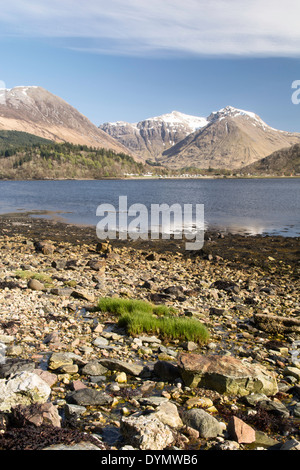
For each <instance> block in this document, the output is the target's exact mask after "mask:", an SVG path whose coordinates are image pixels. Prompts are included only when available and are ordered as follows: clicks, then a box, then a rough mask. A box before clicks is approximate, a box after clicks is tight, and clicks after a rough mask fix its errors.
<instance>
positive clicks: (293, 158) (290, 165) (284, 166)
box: [241, 144, 300, 176]
mask: <svg viewBox="0 0 300 470" xmlns="http://www.w3.org/2000/svg"><path fill="white" fill-rule="evenodd" d="M241 173H243V174H249V175H257V176H259V175H280V176H295V175H300V144H296V145H293V146H292V147H288V148H284V149H282V150H278V151H277V152H273V153H272V154H271V155H269V156H268V157H265V158H263V159H261V160H259V161H258V162H255V163H252V164H251V165H248V166H246V167H244V168H242V170H241Z"/></svg>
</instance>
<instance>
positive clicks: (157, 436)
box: [120, 413, 175, 450]
mask: <svg viewBox="0 0 300 470" xmlns="http://www.w3.org/2000/svg"><path fill="white" fill-rule="evenodd" d="M120 430H121V433H122V435H123V437H124V440H125V442H127V443H129V444H131V445H132V446H134V447H136V448H138V449H140V450H163V449H165V448H166V447H168V446H169V445H171V444H173V443H174V441H175V435H174V434H173V432H172V431H171V429H170V428H169V427H168V426H167V425H165V424H164V423H162V422H161V421H160V420H159V419H158V418H157V417H155V416H152V415H151V414H150V415H143V414H141V413H134V414H133V415H131V416H129V417H127V418H126V417H123V418H122V420H121V427H120Z"/></svg>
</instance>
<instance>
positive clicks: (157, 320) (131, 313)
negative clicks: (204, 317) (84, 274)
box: [98, 297, 209, 343]
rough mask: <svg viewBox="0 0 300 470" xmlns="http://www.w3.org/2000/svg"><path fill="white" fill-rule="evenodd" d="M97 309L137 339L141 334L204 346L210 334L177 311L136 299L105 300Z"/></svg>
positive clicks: (100, 302) (198, 323) (106, 298)
mask: <svg viewBox="0 0 300 470" xmlns="http://www.w3.org/2000/svg"><path fill="white" fill-rule="evenodd" d="M98 309H99V310H100V311H102V312H109V313H111V314H113V315H116V316H117V317H118V325H119V326H121V327H124V328H126V329H127V331H128V333H129V334H130V335H132V336H136V335H139V334H142V333H148V334H157V335H159V336H161V337H163V338H166V339H179V340H187V341H194V342H197V343H205V342H206V341H207V340H208V338H209V333H208V331H207V329H206V328H205V326H204V325H203V324H202V323H200V322H199V321H198V320H196V319H195V318H190V317H189V318H187V317H182V316H180V315H179V313H178V312H177V311H176V309H174V308H170V307H167V306H166V305H153V304H151V303H150V302H146V301H143V300H134V299H119V298H108V297H104V298H102V299H100V300H99V303H98Z"/></svg>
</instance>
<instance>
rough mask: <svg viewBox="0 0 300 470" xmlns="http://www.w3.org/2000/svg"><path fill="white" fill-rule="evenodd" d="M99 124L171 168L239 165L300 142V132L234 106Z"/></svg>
mask: <svg viewBox="0 0 300 470" xmlns="http://www.w3.org/2000/svg"><path fill="white" fill-rule="evenodd" d="M183 117H184V119H185V121H186V122H185V123H184V122H183V121H184V119H183ZM176 118H177V122H176ZM197 120H198V121H197ZM191 122H194V123H197V122H198V124H199V126H198V128H197V126H194V128H193V126H191V125H190V124H187V123H191ZM100 128H102V130H104V131H105V132H108V133H109V134H110V135H112V136H113V137H114V138H115V139H116V140H119V141H120V142H121V143H122V144H123V145H125V146H127V148H129V149H131V150H132V151H134V152H136V153H139V152H140V155H141V157H142V158H144V159H147V158H148V159H150V160H155V161H156V162H158V163H160V164H162V165H164V166H166V167H168V168H173V169H179V168H183V167H197V168H203V169H207V168H226V169H238V168H242V167H244V166H246V165H247V164H251V163H253V162H255V161H258V160H260V159H261V158H264V157H266V156H268V155H270V154H271V153H272V152H274V151H276V150H280V149H281V148H284V147H288V146H289V145H294V144H296V143H300V133H299V134H298V133H292V132H287V131H282V130H277V129H274V128H272V127H271V126H269V125H268V124H266V123H265V122H264V121H263V120H262V119H261V118H260V117H259V116H258V115H257V114H255V113H254V112H251V111H245V110H242V109H238V108H234V107H233V106H226V107H224V108H221V109H220V110H218V111H214V112H212V113H211V114H210V115H209V116H208V117H207V118H205V117H200V116H199V117H198V116H189V115H186V114H183V113H180V112H178V111H172V113H169V114H163V115H161V116H157V117H154V118H148V119H146V120H144V121H140V122H139V123H133V124H130V123H125V122H124V121H117V122H115V123H106V124H105V125H101V126H100ZM150 130H151V132H150ZM165 136H167V139H168V141H167V140H166V138H165Z"/></svg>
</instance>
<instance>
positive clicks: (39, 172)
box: [0, 141, 147, 180]
mask: <svg viewBox="0 0 300 470" xmlns="http://www.w3.org/2000/svg"><path fill="white" fill-rule="evenodd" d="M45 142H46V143H44V141H41V142H39V143H34V144H32V145H28V143H26V144H25V145H23V146H22V145H20V143H19V145H18V146H17V147H15V148H13V147H9V148H8V149H7V150H5V149H2V150H1V149H0V179H10V180H20V179H21V180H33V179H41V180H43V179H101V178H106V177H109V178H115V177H119V178H120V177H124V176H126V175H128V174H137V175H140V174H143V173H145V172H146V171H147V169H146V167H145V166H144V165H143V164H141V163H138V162H136V161H135V160H134V159H133V158H132V157H130V156H129V155H126V154H124V153H116V152H114V151H112V150H107V149H103V148H101V149H96V148H95V147H87V146H85V145H74V144H70V143H55V142H49V143H48V142H47V141H45Z"/></svg>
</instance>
